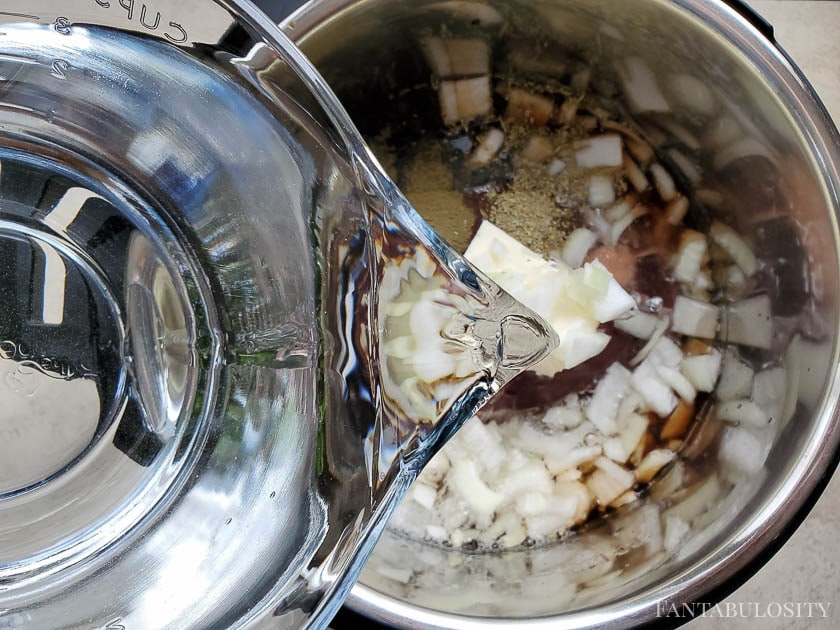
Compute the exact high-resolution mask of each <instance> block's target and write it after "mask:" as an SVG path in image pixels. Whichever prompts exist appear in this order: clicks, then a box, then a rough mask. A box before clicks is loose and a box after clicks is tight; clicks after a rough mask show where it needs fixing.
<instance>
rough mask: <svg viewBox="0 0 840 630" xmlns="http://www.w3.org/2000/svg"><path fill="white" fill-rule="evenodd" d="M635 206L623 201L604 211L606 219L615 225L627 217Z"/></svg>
mask: <svg viewBox="0 0 840 630" xmlns="http://www.w3.org/2000/svg"><path fill="white" fill-rule="evenodd" d="M634 205H635V204H631V203H630V201H629V200H627V199H622V200H620V201H619V202H618V203H617V204H615V205H613V206H610V207H609V208H607V210H606V211H604V218H605V219H606V220H607V221H609V222H610V223H615V222H616V221H619V220H621V219H623V218H624V217H626V216H627V215H628V214H629V212H630V210H632V209H633V206H634Z"/></svg>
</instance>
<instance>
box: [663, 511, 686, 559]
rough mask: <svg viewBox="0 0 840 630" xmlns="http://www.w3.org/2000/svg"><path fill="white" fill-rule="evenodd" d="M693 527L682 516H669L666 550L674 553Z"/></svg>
mask: <svg viewBox="0 0 840 630" xmlns="http://www.w3.org/2000/svg"><path fill="white" fill-rule="evenodd" d="M690 529H691V527H689V525H688V523H686V522H685V521H684V520H682V519H681V518H678V517H676V516H669V517H668V518H666V519H665V537H664V538H665V540H664V546H665V550H666V551H668V552H669V553H674V552H675V551H676V550H677V547H679V544H680V543H681V542H682V540H683V538H685V536H686V534H688V532H689V530H690Z"/></svg>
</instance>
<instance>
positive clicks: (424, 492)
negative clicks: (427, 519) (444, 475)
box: [410, 483, 437, 510]
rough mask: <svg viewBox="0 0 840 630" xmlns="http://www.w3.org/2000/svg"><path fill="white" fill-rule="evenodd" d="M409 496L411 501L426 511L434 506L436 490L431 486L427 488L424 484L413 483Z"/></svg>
mask: <svg viewBox="0 0 840 630" xmlns="http://www.w3.org/2000/svg"><path fill="white" fill-rule="evenodd" d="M410 494H411V498H412V499H414V500H415V501H416V502H417V503H419V504H420V505H422V506H423V507H424V508H426V509H427V510H431V509H432V508H433V507H434V506H435V500H436V499H437V490H436V489H435V488H433V487H432V486H427V485H426V484H425V483H415V484H414V485H412V486H411V493H410Z"/></svg>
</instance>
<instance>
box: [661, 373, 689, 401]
mask: <svg viewBox="0 0 840 630" xmlns="http://www.w3.org/2000/svg"><path fill="white" fill-rule="evenodd" d="M656 373H657V374H658V375H659V378H660V379H662V382H663V383H665V384H666V385H667V386H668V387H670V388H671V389H673V390H674V392H676V394H677V396H679V397H680V398H681V399H682V400H684V401H686V402H693V401H694V398H695V397H696V396H697V390H695V389H694V386H693V385H692V384H691V383H690V382H689V381H688V379H686V378H685V376H683V375H682V374H681V373H680V371H679V370H677V369H676V368H673V367H668V366H664V365H658V366H656Z"/></svg>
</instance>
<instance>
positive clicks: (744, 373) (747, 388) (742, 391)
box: [715, 350, 755, 400]
mask: <svg viewBox="0 0 840 630" xmlns="http://www.w3.org/2000/svg"><path fill="white" fill-rule="evenodd" d="M754 376H755V372H754V371H753V369H752V368H751V367H750V366H749V365H747V364H746V363H744V362H743V361H741V359H740V358H739V357H738V355H737V354H736V353H735V352H734V351H732V350H727V351H726V356H725V357H724V359H723V369H722V371H721V374H720V381H719V382H718V386H717V389H716V390H715V395H716V396H717V398H718V400H733V399H736V398H747V397H748V396H749V395H750V393H751V392H752V387H753V377H754Z"/></svg>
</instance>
